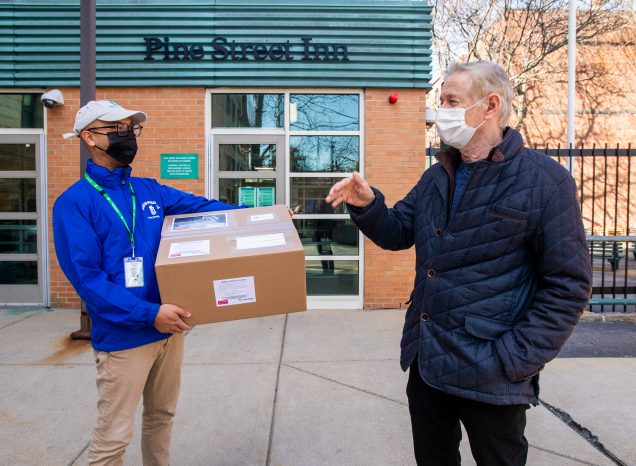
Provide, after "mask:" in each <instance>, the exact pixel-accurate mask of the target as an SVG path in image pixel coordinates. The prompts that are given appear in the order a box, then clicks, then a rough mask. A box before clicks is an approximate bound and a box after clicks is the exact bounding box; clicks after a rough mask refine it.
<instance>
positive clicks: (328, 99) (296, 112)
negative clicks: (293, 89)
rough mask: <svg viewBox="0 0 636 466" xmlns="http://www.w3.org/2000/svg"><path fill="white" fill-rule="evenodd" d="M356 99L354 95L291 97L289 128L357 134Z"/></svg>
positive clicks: (305, 95)
mask: <svg viewBox="0 0 636 466" xmlns="http://www.w3.org/2000/svg"><path fill="white" fill-rule="evenodd" d="M358 100H359V96H358V95H357V94H355V95H348V94H292V95H291V96H290V103H291V112H290V129H291V130H292V131H293V130H305V131H357V130H358V128H359V110H358V109H359V105H358Z"/></svg>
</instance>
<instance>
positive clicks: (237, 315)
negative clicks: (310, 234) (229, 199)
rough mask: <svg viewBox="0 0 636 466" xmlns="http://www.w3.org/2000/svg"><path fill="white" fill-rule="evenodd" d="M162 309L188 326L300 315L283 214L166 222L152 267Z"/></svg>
mask: <svg viewBox="0 0 636 466" xmlns="http://www.w3.org/2000/svg"><path fill="white" fill-rule="evenodd" d="M155 271H156V273H157V281H158V282H159V291H160V293H161V301H162V302H164V303H170V304H176V305H178V306H181V307H183V308H184V309H187V310H189V311H190V312H191V313H192V317H191V318H189V319H184V320H185V321H186V322H188V323H189V324H203V323H210V322H222V321H226V320H235V319H246V318H249V317H261V316H267V315H273V314H286V313H289V312H298V311H305V310H307V292H306V289H305V255H304V251H303V247H302V244H301V242H300V239H299V238H298V233H297V232H296V228H295V227H294V224H293V222H292V220H291V217H290V216H289V213H288V212H287V207H285V206H282V205H276V206H272V207H256V208H251V209H237V210H224V211H216V212H207V213H197V214H186V215H170V216H167V217H166V218H165V219H164V223H163V229H162V232H161V244H160V245H159V251H158V253H157V260H156V262H155Z"/></svg>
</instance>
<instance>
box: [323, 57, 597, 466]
mask: <svg viewBox="0 0 636 466" xmlns="http://www.w3.org/2000/svg"><path fill="white" fill-rule="evenodd" d="M512 98H513V90H512V86H511V84H510V81H509V79H508V77H507V75H506V73H505V71H504V70H503V69H502V68H501V67H500V66H498V65H497V64H495V63H492V62H488V61H478V62H472V63H462V64H460V63H453V64H451V65H450V67H449V68H448V70H447V71H446V74H445V80H444V84H443V85H442V91H441V95H440V105H439V108H438V109H437V111H436V114H435V115H434V119H435V121H436V126H437V129H438V132H439V135H440V138H441V139H442V141H443V142H445V143H446V144H448V145H449V146H450V147H449V148H447V149H445V150H442V151H440V152H439V153H438V154H437V159H438V161H439V163H437V164H434V165H433V166H432V167H431V168H429V169H428V170H426V171H425V172H424V174H423V175H422V177H421V179H420V181H419V182H418V183H417V184H416V185H415V186H414V187H413V188H412V189H411V191H410V192H409V193H408V194H407V195H406V197H405V198H404V199H402V200H401V201H399V202H397V203H396V204H395V205H394V206H393V207H392V208H388V207H387V206H386V204H385V201H384V196H383V195H382V193H381V192H380V191H379V190H378V189H376V188H372V187H370V186H369V184H368V183H367V182H366V181H365V180H364V179H363V178H361V177H360V175H358V174H357V173H354V174H353V175H352V176H351V177H350V178H346V179H344V180H342V181H340V182H338V183H336V184H335V185H334V186H333V187H332V188H331V191H330V192H329V195H328V196H327V198H326V200H327V201H328V202H331V203H332V205H333V206H337V205H339V204H340V203H342V202H346V203H347V207H348V209H349V212H350V214H351V218H352V219H353V221H354V222H355V223H356V225H357V226H358V227H359V228H360V230H361V231H362V232H363V233H364V234H365V235H366V236H367V237H369V238H370V239H371V240H372V241H373V242H374V243H376V244H377V245H378V246H380V247H382V248H384V249H391V250H399V249H407V248H410V247H411V246H413V245H415V248H416V261H415V270H416V275H415V282H414V288H413V291H412V293H411V298H410V300H409V303H410V305H409V307H408V309H407V311H406V319H405V324H404V331H403V334H402V342H401V348H402V352H401V358H400V363H401V366H402V369H403V370H405V371H406V370H407V369H409V368H410V373H409V381H408V385H407V389H406V391H407V395H408V399H409V410H410V414H411V425H412V430H413V443H414V450H415V458H416V460H417V463H418V464H420V465H459V464H460V461H461V458H460V454H459V443H460V440H461V429H460V422H461V423H462V424H463V425H464V427H465V428H466V432H467V434H468V438H469V441H470V446H471V451H472V454H473V456H474V458H475V460H476V461H477V464H478V465H485V466H495V465H523V464H525V462H526V458H527V452H528V443H527V440H526V438H525V436H524V430H525V425H526V410H527V409H528V407H529V405H530V404H533V405H536V404H537V403H538V395H539V384H538V382H539V371H541V369H542V368H543V367H544V365H545V364H546V363H547V362H548V361H550V360H552V359H553V358H554V357H555V356H556V355H557V353H558V352H559V350H560V348H561V347H562V346H563V344H564V343H565V341H566V340H567V338H568V337H569V335H570V333H571V332H572V330H573V328H574V326H575V325H576V323H577V322H578V320H579V317H580V315H581V313H582V311H583V310H584V309H585V307H586V306H587V302H588V299H589V295H590V289H591V266H590V260H589V256H588V252H587V244H586V240H585V232H584V229H583V223H582V220H581V212H580V209H579V204H578V201H577V199H576V186H575V183H574V180H573V179H572V177H571V176H570V174H569V173H568V172H567V170H565V169H564V168H563V167H561V165H559V164H558V163H557V162H555V161H553V160H552V159H550V158H549V157H547V156H546V155H544V154H542V153H540V152H537V151H534V150H531V149H528V148H526V147H525V146H524V143H523V139H522V137H521V135H520V134H519V133H518V132H517V131H516V130H514V129H512V128H510V127H507V123H508V119H509V117H510V115H511V112H512Z"/></svg>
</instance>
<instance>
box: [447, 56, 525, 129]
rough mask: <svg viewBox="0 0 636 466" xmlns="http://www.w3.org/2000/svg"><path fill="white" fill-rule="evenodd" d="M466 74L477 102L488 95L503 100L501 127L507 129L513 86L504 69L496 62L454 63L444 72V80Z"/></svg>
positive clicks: (510, 113) (472, 95) (500, 118)
mask: <svg viewBox="0 0 636 466" xmlns="http://www.w3.org/2000/svg"><path fill="white" fill-rule="evenodd" d="M460 72H461V73H466V75H467V76H468V79H469V80H470V81H469V89H468V92H469V93H470V95H471V97H472V98H473V100H474V101H475V102H477V101H479V100H481V99H483V98H484V97H486V96H487V95H488V94H497V95H498V96H499V99H500V100H501V115H500V117H499V125H500V126H501V127H502V128H505V127H506V126H507V125H508V120H509V119H510V116H511V115H512V99H513V95H514V94H513V91H512V84H511V83H510V79H508V75H507V74H506V72H505V71H504V69H503V68H502V67H501V66H499V65H497V64H496V63H494V62H491V61H488V60H479V61H473V62H468V63H459V62H452V63H451V64H450V65H448V68H447V69H446V71H445V72H444V79H447V78H448V77H449V76H450V75H451V74H453V73H460Z"/></svg>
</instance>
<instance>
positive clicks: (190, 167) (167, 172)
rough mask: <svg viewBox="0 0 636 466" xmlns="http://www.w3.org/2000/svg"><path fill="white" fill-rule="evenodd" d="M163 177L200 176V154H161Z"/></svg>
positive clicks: (182, 177) (184, 177)
mask: <svg viewBox="0 0 636 466" xmlns="http://www.w3.org/2000/svg"><path fill="white" fill-rule="evenodd" d="M161 178H163V179H186V178H193V179H198V178H199V154H161Z"/></svg>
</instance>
